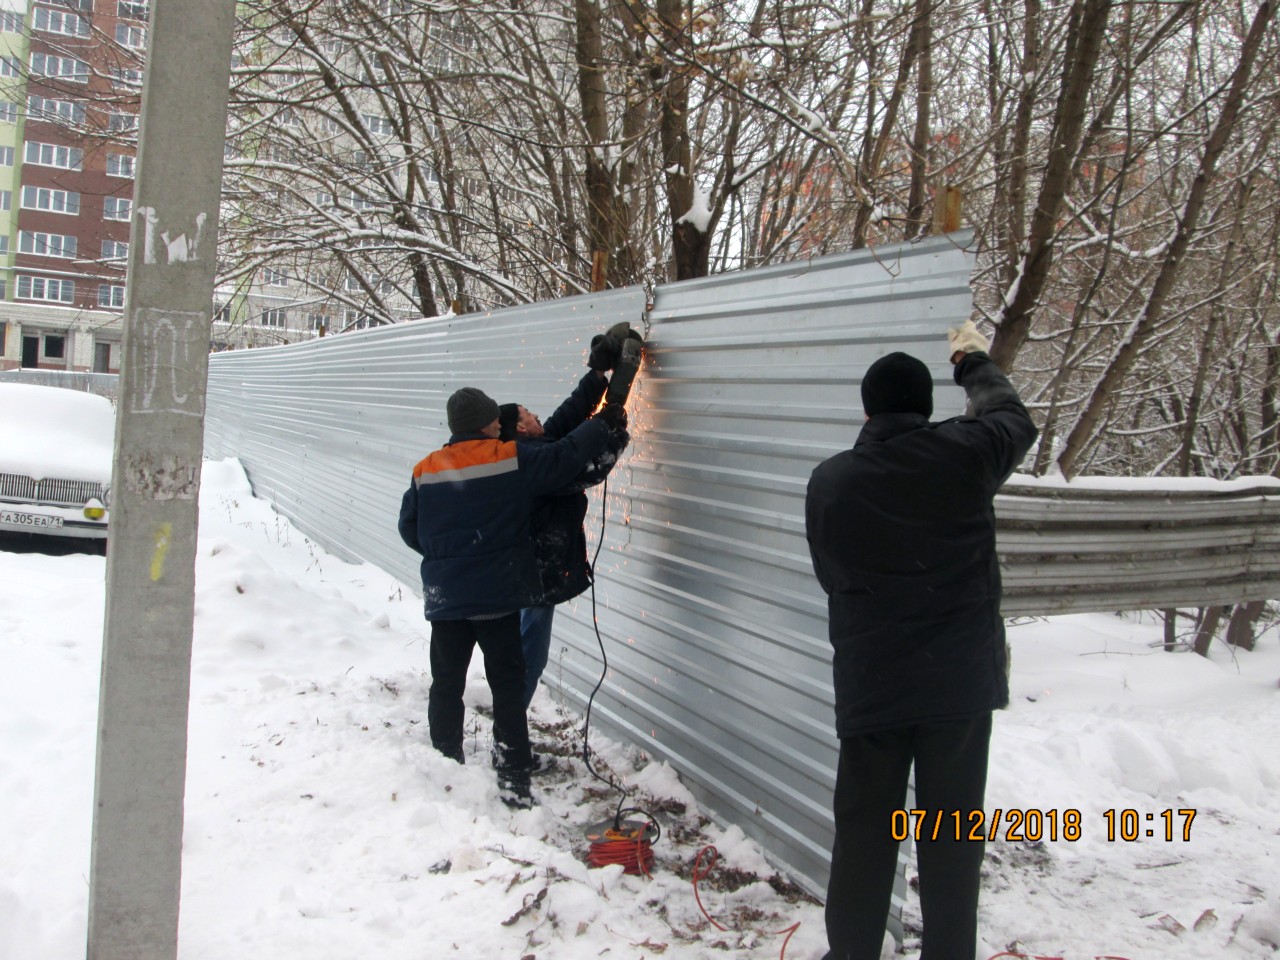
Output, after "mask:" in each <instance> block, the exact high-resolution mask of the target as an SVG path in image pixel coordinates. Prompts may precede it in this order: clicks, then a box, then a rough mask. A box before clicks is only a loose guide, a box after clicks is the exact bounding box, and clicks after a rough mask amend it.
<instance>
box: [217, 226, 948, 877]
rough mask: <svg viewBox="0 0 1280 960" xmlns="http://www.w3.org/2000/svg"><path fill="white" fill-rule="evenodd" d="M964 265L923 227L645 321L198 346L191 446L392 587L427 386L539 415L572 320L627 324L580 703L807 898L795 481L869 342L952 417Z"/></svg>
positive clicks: (505, 317)
mask: <svg viewBox="0 0 1280 960" xmlns="http://www.w3.org/2000/svg"><path fill="white" fill-rule="evenodd" d="M970 266H971V263H970V258H969V257H968V256H967V255H966V254H964V253H963V252H962V251H961V249H960V247H959V246H958V245H957V244H956V243H954V242H953V241H952V240H951V239H935V240H931V241H926V242H924V243H920V244H917V245H914V246H911V245H904V246H901V247H895V248H892V249H886V250H880V251H875V252H873V251H863V252H859V253H854V254H847V255H841V256H836V257H829V258H823V259H820V260H813V261H809V262H805V263H798V264H788V265H785V266H780V267H771V268H767V269H762V270H756V271H750V272H747V273H742V274H735V275H732V276H724V277H715V278H709V279H706V280H700V281H695V282H686V283H682V284H673V285H670V286H663V287H659V288H658V289H657V290H656V291H655V293H654V302H653V304H652V306H651V309H649V310H648V311H647V313H646V309H645V308H646V304H645V297H644V295H643V293H642V292H641V291H638V290H625V291H612V292H608V293H604V294H597V295H591V296H584V297H575V298H571V299H568V300H563V301H556V302H553V303H544V304H534V305H531V306H527V307H519V308H510V309H507V310H500V311H495V312H493V313H491V314H485V315H474V314H473V315H467V316H462V317H455V318H449V319H445V320H423V321H416V322H414V323H409V324H401V325H398V326H395V327H391V328H385V329H379V330H371V331H364V332H360V333H356V334H343V335H342V336H339V337H334V338H329V339H321V340H318V341H314V342H312V343H309V344H303V345H295V346H289V347H280V348H272V349H269V350H254V351H239V352H235V353H229V354H220V355H217V356H215V357H213V358H212V363H211V364H210V381H209V401H208V416H207V451H208V454H209V455H210V456H236V457H239V458H240V460H241V462H242V463H243V464H244V466H245V469H246V471H247V472H248V475H249V478H250V480H251V481H252V482H253V484H254V488H255V490H256V492H257V493H258V494H259V495H261V496H264V497H267V498H269V499H271V500H273V501H274V502H275V503H276V504H277V506H278V507H279V509H280V510H281V512H282V513H284V514H285V515H287V516H289V517H290V518H291V519H293V520H294V521H295V522H297V523H298V525H299V526H300V527H301V529H303V530H304V531H306V533H307V534H308V535H309V536H312V537H314V538H315V539H316V540H317V541H319V542H320V543H322V544H323V545H325V546H326V547H327V548H328V549H330V550H332V551H334V552H335V553H337V554H338V555H340V556H344V557H348V558H352V559H355V558H359V559H364V560H369V561H371V562H373V563H375V564H377V565H379V566H380V567H382V568H384V569H387V570H389V571H391V572H392V573H394V574H395V575H396V576H398V577H400V578H402V579H403V580H404V581H405V582H406V583H410V584H414V583H416V582H417V563H416V557H415V556H414V555H412V554H411V553H410V552H409V551H408V550H407V549H405V548H404V546H403V545H402V544H401V543H400V542H399V539H398V537H397V536H396V533H395V529H394V524H395V516H396V511H397V509H398V507H399V501H400V496H401V493H402V492H403V490H404V489H405V488H406V486H407V485H408V478H409V472H410V469H411V467H412V464H413V463H415V462H416V461H417V460H418V459H419V458H420V457H421V456H423V455H424V454H425V453H426V452H427V451H429V450H430V449H433V448H434V447H436V446H438V445H440V444H441V443H443V441H444V440H445V439H446V436H447V430H446V429H445V427H444V403H445V400H446V399H447V397H448V395H449V394H450V393H451V392H452V391H453V390H454V389H456V388H457V387H459V386H462V385H466V384H470V385H475V386H479V387H481V388H482V389H484V390H486V391H487V392H489V393H490V394H491V395H492V396H494V397H495V399H498V400H499V402H508V401H516V402H520V403H523V404H525V405H526V406H528V407H530V408H532V409H534V410H535V411H537V412H539V413H542V414H543V415H546V414H548V413H550V412H551V411H552V410H553V409H554V408H555V405H556V404H557V403H558V402H559V400H560V399H562V398H563V396H565V395H567V393H568V392H569V390H570V389H571V387H572V386H573V384H574V383H575V382H576V380H577V379H578V377H579V376H580V375H581V373H582V372H583V363H584V360H585V355H586V349H587V344H588V341H589V338H590V336H591V335H592V334H593V333H594V332H596V331H598V330H600V329H603V328H604V327H607V326H608V325H610V324H612V323H614V322H617V321H619V320H629V321H630V322H632V324H633V325H636V326H637V327H639V326H641V325H644V326H645V327H646V337H647V350H646V360H645V367H644V370H643V371H642V374H641V376H640V377H639V378H638V379H637V383H636V386H635V389H634V391H633V394H632V403H631V409H632V433H633V436H634V438H635V439H634V440H633V444H632V447H631V449H630V450H629V451H628V453H627V454H626V456H625V457H624V459H623V461H622V463H620V465H619V467H618V468H617V469H616V470H615V471H614V474H613V476H612V477H611V479H610V482H609V485H608V489H607V492H606V491H599V492H597V493H596V495H595V497H594V500H593V506H592V511H591V513H590V514H589V518H590V519H589V524H592V523H593V522H594V521H595V520H598V519H600V518H602V517H603V523H604V550H603V551H602V553H601V555H600V559H599V564H598V573H597V591H596V594H597V601H598V607H599V626H600V633H601V638H602V640H603V643H604V646H605V650H606V651H607V654H608V657H609V664H610V670H609V678H608V682H607V683H606V684H605V686H604V687H603V688H602V691H601V694H600V696H599V697H598V698H597V700H596V702H595V708H594V712H593V718H595V719H596V720H597V721H598V722H599V723H600V724H601V725H602V727H604V728H605V729H607V730H608V731H609V732H610V733H611V734H612V735H614V736H617V737H620V738H622V739H624V740H626V741H627V742H631V743H635V744H637V745H638V746H641V747H643V748H645V749H647V750H648V751H650V752H651V753H652V754H653V755H655V756H658V757H661V758H664V759H667V760H669V761H671V763H672V764H673V766H675V767H676V768H677V769H678V770H679V771H680V773H681V775H682V777H683V778H684V779H685V781H686V782H687V783H688V784H689V786H690V787H691V789H692V790H693V792H694V793H695V794H696V795H698V796H699V799H700V800H701V801H702V802H704V803H705V804H706V805H707V806H708V807H709V808H710V809H712V810H713V811H715V812H716V813H717V814H718V815H720V816H721V817H723V818H724V819H726V820H728V821H730V822H733V823H738V824H740V825H742V826H743V828H744V829H745V830H746V831H747V832H748V833H750V834H752V835H753V836H755V837H756V838H757V839H759V840H760V841H761V842H762V844H763V845H764V847H765V848H766V849H767V850H769V851H770V852H771V854H772V855H773V856H774V858H775V859H776V860H777V861H778V862H779V863H780V864H781V865H783V866H785V867H787V868H788V869H789V870H790V871H791V872H792V873H793V874H794V875H795V876H796V877H797V878H798V879H800V880H801V881H802V882H805V883H806V884H807V885H808V886H810V887H811V888H813V889H815V890H819V889H821V888H822V886H823V885H824V883H825V878H826V873H827V864H828V851H829V848H830V840H831V815H830V802H831V791H832V787H833V784H834V770H835V759H836V740H835V737H834V731H833V715H832V708H831V702H832V693H831V667H830V652H829V650H830V648H829V645H828V643H827V640H826V608H825V600H824V597H823V596H822V593H821V590H820V588H819V587H818V586H817V584H816V582H815V580H814V578H813V574H812V569H811V567H810V563H809V557H808V548H807V545H806V543H805V539H804V520H803V517H804V510H803V500H804V491H805V485H806V483H807V481H808V477H809V473H810V472H811V471H812V469H813V467H814V466H815V465H816V464H817V463H819V462H820V461H821V460H823V459H824V458H826V457H827V456H830V455H831V454H833V453H835V452H837V451H839V450H841V449H844V448H845V447H847V446H848V445H849V444H850V443H852V441H853V440H854V438H855V437H856V435H857V429H858V423H859V422H860V420H861V413H860V409H859V402H858V383H859V377H860V375H861V373H862V371H863V370H865V369H866V367H867V366H869V365H870V363H871V362H872V361H873V360H874V359H876V358H877V357H879V356H881V355H883V354H885V353H888V352H890V351H892V350H895V349H904V350H909V351H912V352H914V353H917V354H919V355H920V356H921V357H923V358H926V359H927V360H928V362H929V363H930V366H931V367H932V369H933V371H934V374H935V380H936V383H937V397H936V404H937V413H938V415H939V416H946V415H949V414H954V413H958V412H959V410H960V407H961V404H962V401H963V397H962V394H961V392H960V390H959V389H958V388H956V387H955V386H954V385H953V384H952V381H951V377H950V373H951V368H950V365H949V364H948V362H947V357H946V348H945V341H944V340H943V336H944V333H945V330H946V328H947V327H948V326H950V325H955V324H956V323H958V322H960V321H963V320H964V319H965V318H966V317H968V315H969V312H970V302H971V301H970V293H969V288H968V276H969V270H970ZM599 535H600V534H599V528H598V527H594V526H592V527H591V528H590V529H589V538H590V539H591V540H592V541H593V547H594V541H596V539H597V538H598V537H599ZM600 669H601V661H600V653H599V648H598V645H597V640H596V635H595V631H594V628H593V625H592V618H591V609H590V599H589V597H583V598H580V599H579V600H577V601H575V602H573V603H570V604H565V605H563V606H562V607H561V610H560V613H559V614H558V615H557V618H556V631H555V636H554V642H553V648H552V660H551V664H550V665H549V667H548V670H547V678H548V681H549V682H552V683H553V684H555V685H557V686H558V687H559V688H560V689H561V690H562V691H563V692H564V694H565V695H566V696H568V697H569V698H570V699H571V700H572V701H574V702H575V703H577V704H578V705H579V706H582V705H585V702H586V698H587V696H588V695H589V693H590V691H591V689H592V688H593V687H594V686H595V683H596V680H597V679H598V677H599V672H600ZM904 892H905V886H904V884H902V883H900V884H899V889H898V898H899V902H900V900H901V897H902V895H903V893H904Z"/></svg>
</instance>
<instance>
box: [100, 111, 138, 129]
mask: <svg viewBox="0 0 1280 960" xmlns="http://www.w3.org/2000/svg"><path fill="white" fill-rule="evenodd" d="M137 129H138V115H137V114H136V113H110V114H107V130H108V131H110V132H111V133H133V132H135V131H136V130H137Z"/></svg>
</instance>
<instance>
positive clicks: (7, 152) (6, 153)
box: [0, 147, 13, 167]
mask: <svg viewBox="0 0 1280 960" xmlns="http://www.w3.org/2000/svg"><path fill="white" fill-rule="evenodd" d="M12 166H13V147H0V167H12Z"/></svg>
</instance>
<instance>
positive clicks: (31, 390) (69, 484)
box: [0, 381, 116, 540]
mask: <svg viewBox="0 0 1280 960" xmlns="http://www.w3.org/2000/svg"><path fill="white" fill-rule="evenodd" d="M115 426H116V415H115V407H113V406H112V405H111V401H110V400H108V399H106V398H105V397H99V396H96V395H94V394H91V393H82V392H81V391H79V390H71V389H66V388H63V387H42V386H35V385H33V384H26V383H4V382H3V381H0V532H5V533H13V532H18V533H38V534H45V535H50V536H55V537H85V538H89V539H94V540H103V539H105V538H106V536H107V520H108V515H107V514H108V511H107V507H108V506H109V505H110V502H111V460H112V455H113V449H114V445H115Z"/></svg>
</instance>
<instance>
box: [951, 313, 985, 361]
mask: <svg viewBox="0 0 1280 960" xmlns="http://www.w3.org/2000/svg"><path fill="white" fill-rule="evenodd" d="M947 343H948V344H949V345H950V347H951V362H952V363H959V362H960V359H961V358H962V357H963V356H964V354H966V353H978V352H981V353H987V352H988V351H989V350H990V349H991V345H990V344H989V343H987V338H986V337H984V336H983V335H982V334H981V333H979V332H978V328H977V327H976V326H974V323H973V321H972V320H966V321H965V322H964V324H963V326H959V327H952V328H951V329H950V330H948V331H947Z"/></svg>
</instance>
